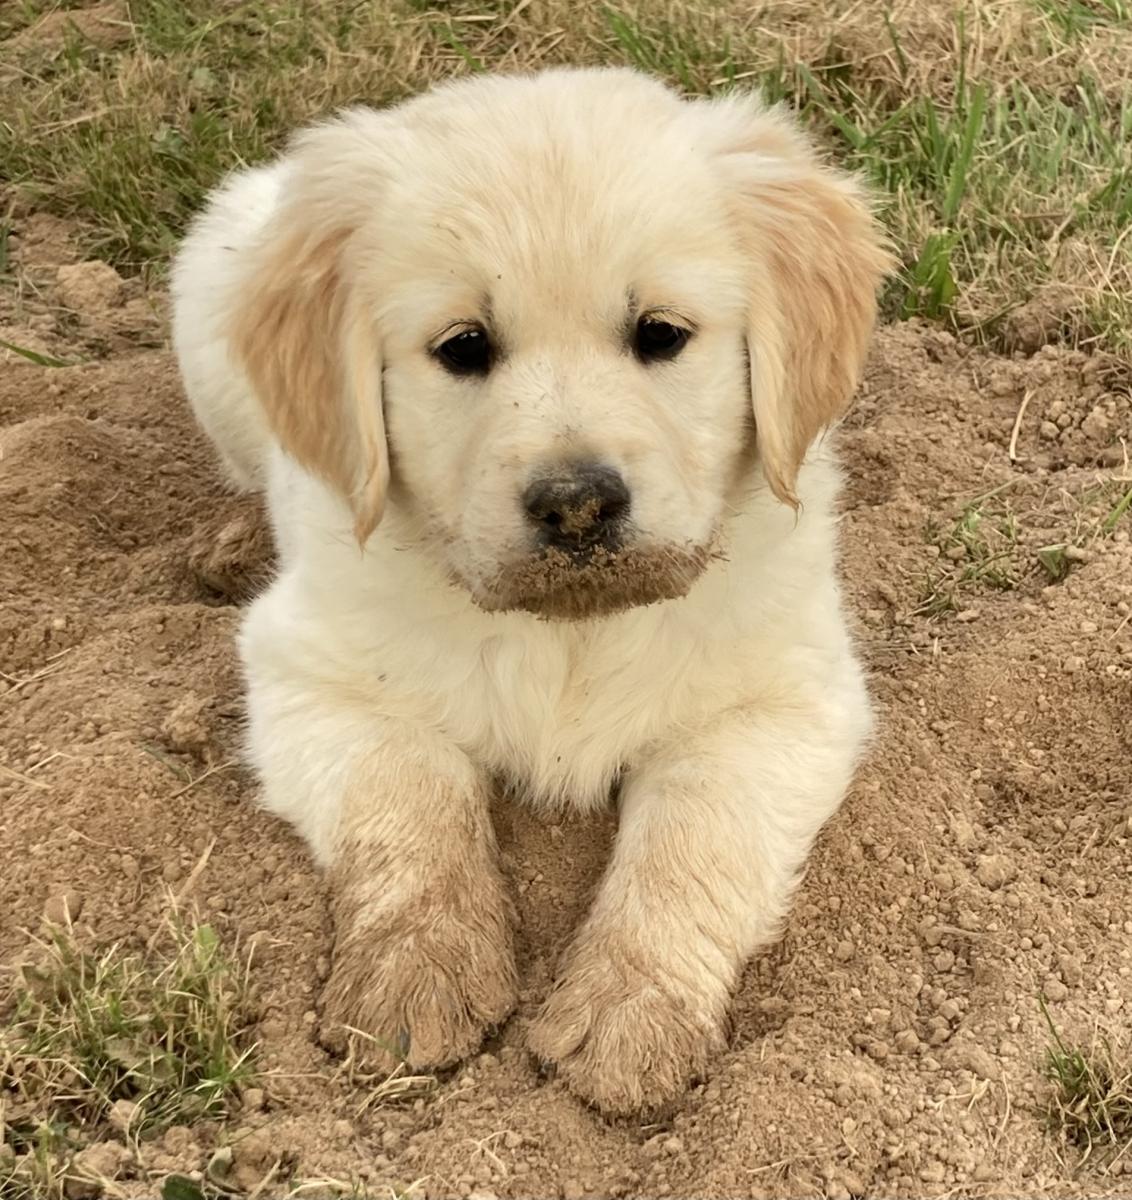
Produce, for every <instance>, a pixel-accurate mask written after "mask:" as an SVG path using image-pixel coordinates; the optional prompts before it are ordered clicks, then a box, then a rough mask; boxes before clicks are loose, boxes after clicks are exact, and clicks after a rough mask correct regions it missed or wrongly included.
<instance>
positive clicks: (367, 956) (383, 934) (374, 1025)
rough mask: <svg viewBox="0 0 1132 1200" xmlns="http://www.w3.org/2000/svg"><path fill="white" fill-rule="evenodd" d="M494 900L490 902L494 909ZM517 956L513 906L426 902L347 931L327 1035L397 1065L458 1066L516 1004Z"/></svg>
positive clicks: (326, 1007) (333, 980) (336, 964)
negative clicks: (458, 907) (454, 907)
mask: <svg viewBox="0 0 1132 1200" xmlns="http://www.w3.org/2000/svg"><path fill="white" fill-rule="evenodd" d="M491 907H492V906H490V905H489V906H488V908H489V909H490V908H491ZM515 996H516V981H515V964H514V959H513V957H512V952H511V930H510V925H509V922H508V920H507V917H506V912H505V907H504V906H503V905H497V906H495V907H494V911H484V910H481V911H479V912H464V913H459V914H458V913H453V912H442V913H429V912H428V911H427V909H421V908H418V909H417V910H416V911H413V912H401V913H399V914H397V915H396V916H394V917H393V918H392V919H383V920H379V921H376V922H374V923H372V924H367V923H365V922H364V921H361V922H359V921H355V922H354V923H353V924H352V925H351V926H350V927H349V928H348V930H347V931H346V933H345V936H341V935H340V936H339V939H338V945H337V947H336V950H335V956H334V961H333V966H332V969H331V975H330V980H329V982H328V983H327V985H326V989H325V990H324V992H323V996H322V1031H321V1033H322V1041H323V1044H324V1045H326V1046H327V1048H329V1049H331V1050H334V1051H336V1052H341V1051H342V1050H344V1049H345V1048H346V1047H347V1045H348V1044H349V1043H350V1041H351V1039H352V1040H353V1048H354V1049H355V1051H356V1052H357V1053H358V1055H359V1057H360V1058H361V1059H363V1060H364V1061H365V1062H366V1063H367V1064H369V1065H371V1066H373V1067H375V1068H378V1069H385V1068H387V1069H392V1067H393V1066H395V1065H396V1064H397V1063H398V1062H407V1063H408V1064H409V1065H410V1066H411V1067H414V1068H426V1067H444V1066H449V1065H451V1064H452V1063H454V1062H457V1061H458V1060H459V1059H461V1058H464V1057H466V1056H467V1055H469V1054H470V1053H471V1052H472V1051H474V1050H475V1049H476V1047H477V1046H479V1044H480V1042H481V1041H482V1040H483V1037H484V1034H485V1033H486V1032H487V1031H488V1029H490V1028H491V1027H492V1026H494V1025H498V1024H499V1023H500V1022H501V1021H502V1020H503V1019H504V1018H505V1017H506V1016H507V1015H508V1014H509V1013H510V1012H511V1010H512V1008H514V1006H515Z"/></svg>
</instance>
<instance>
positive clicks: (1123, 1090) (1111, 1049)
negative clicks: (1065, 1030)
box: [1042, 1003, 1132, 1157]
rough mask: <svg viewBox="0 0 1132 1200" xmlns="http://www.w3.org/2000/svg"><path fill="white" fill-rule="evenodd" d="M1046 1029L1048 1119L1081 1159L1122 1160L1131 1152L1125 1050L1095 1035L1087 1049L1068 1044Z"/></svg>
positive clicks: (1131, 1069)
mask: <svg viewBox="0 0 1132 1200" xmlns="http://www.w3.org/2000/svg"><path fill="white" fill-rule="evenodd" d="M1042 1011H1043V1013H1044V1015H1045V1018H1046V1022H1047V1024H1048V1026H1049V1031H1050V1044H1049V1046H1048V1048H1047V1050H1046V1078H1047V1079H1049V1081H1050V1082H1051V1084H1052V1085H1053V1093H1052V1096H1051V1100H1050V1117H1051V1119H1052V1122H1053V1124H1054V1125H1056V1126H1057V1127H1059V1128H1060V1129H1061V1130H1062V1131H1063V1132H1064V1134H1065V1136H1066V1138H1067V1139H1068V1140H1069V1141H1070V1142H1072V1143H1073V1144H1074V1145H1075V1146H1077V1147H1078V1148H1079V1149H1081V1150H1082V1151H1084V1154H1085V1156H1086V1157H1088V1156H1089V1155H1090V1154H1092V1153H1093V1152H1095V1151H1100V1152H1106V1153H1113V1154H1115V1155H1119V1156H1122V1155H1123V1154H1125V1153H1127V1152H1128V1151H1129V1150H1130V1149H1132V1066H1129V1061H1130V1060H1129V1047H1128V1045H1127V1044H1125V1045H1123V1046H1118V1045H1114V1043H1113V1042H1112V1041H1111V1040H1110V1039H1109V1038H1107V1037H1103V1036H1101V1035H1100V1034H1099V1033H1096V1034H1094V1036H1093V1038H1092V1041H1091V1042H1090V1044H1089V1045H1088V1046H1070V1045H1068V1044H1066V1042H1065V1041H1064V1040H1063V1039H1062V1037H1061V1034H1060V1033H1059V1032H1058V1031H1057V1028H1056V1027H1055V1026H1054V1024H1053V1021H1052V1019H1051V1018H1050V1015H1049V1011H1048V1009H1046V1007H1045V1005H1044V1003H1043V1005H1042Z"/></svg>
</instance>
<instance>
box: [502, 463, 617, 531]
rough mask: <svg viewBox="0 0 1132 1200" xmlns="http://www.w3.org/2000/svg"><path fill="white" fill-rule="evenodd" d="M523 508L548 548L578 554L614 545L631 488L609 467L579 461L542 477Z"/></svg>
mask: <svg viewBox="0 0 1132 1200" xmlns="http://www.w3.org/2000/svg"><path fill="white" fill-rule="evenodd" d="M523 505H524V507H525V508H526V510H527V514H528V516H529V517H530V518H531V520H532V521H533V522H534V523H535V524H536V525H537V526H538V528H539V530H540V532H541V533H542V536H543V539H544V541H545V542H546V544H547V545H549V546H557V547H559V548H561V549H566V550H580V549H583V548H586V547H590V546H594V545H596V544H597V543H598V542H603V543H606V544H609V543H611V542H612V541H613V538H614V533H615V530H616V528H617V525H618V523H619V522H620V521H622V520H623V519H624V517H625V515H626V514H627V513H628V511H629V489H628V488H627V487H626V486H625V480H624V479H622V478H621V476H620V474H619V473H618V472H617V471H615V470H614V469H613V468H612V467H607V466H604V465H602V464H601V463H577V464H573V465H570V466H565V467H563V468H561V469H560V470H556V471H551V472H548V473H547V474H545V475H540V476H539V477H538V478H537V479H535V480H534V481H533V482H532V483H531V484H530V486H529V487H528V488H527V490H526V491H525V492H524V493H523Z"/></svg>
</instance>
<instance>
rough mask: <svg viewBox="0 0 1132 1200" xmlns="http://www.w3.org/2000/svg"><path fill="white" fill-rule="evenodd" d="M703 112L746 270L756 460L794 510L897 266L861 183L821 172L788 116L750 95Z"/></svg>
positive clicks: (845, 402) (852, 386) (845, 398)
mask: <svg viewBox="0 0 1132 1200" xmlns="http://www.w3.org/2000/svg"><path fill="white" fill-rule="evenodd" d="M709 107H710V109H711V110H712V115H713V118H714V120H713V124H714V133H715V136H716V137H717V138H718V139H719V141H718V142H717V143H716V146H717V149H718V152H719V155H720V163H721V166H722V169H723V170H724V171H725V173H726V174H727V177H728V179H729V184H730V188H731V192H732V195H733V197H734V216H735V220H736V223H737V227H738V230H739V238H740V241H741V244H742V247H743V249H744V251H745V255H746V260H747V263H748V265H749V271H750V276H749V278H750V283H749V289H748V295H749V305H750V309H749V318H748V336H747V348H748V352H749V355H750V361H751V397H752V403H753V405H754V413H755V427H756V436H757V439H758V447H759V456H760V459H761V461H762V465H763V470H764V472H765V474H766V478H767V482H768V483H769V484H770V487H771V489H772V491H773V492H774V493H775V495H776V496H778V497H779V499H781V500H783V501H785V502H786V503H787V504H790V505H792V506H794V507H797V505H798V500H797V496H796V495H795V492H794V486H795V483H796V480H797V475H798V469H799V467H800V466H801V465H802V461H803V459H804V458H805V456H806V451H807V449H808V448H809V446H810V444H811V443H812V442H813V441H814V439H815V438H816V437H817V436H818V434H819V433H821V431H822V430H824V429H825V428H826V427H828V426H829V425H830V424H832V423H833V422H834V421H836V420H837V419H838V418H839V417H840V416H842V415H843V414H844V412H845V410H846V409H847V408H848V406H849V402H850V400H851V399H852V396H853V392H854V391H855V390H856V387H857V381H858V378H859V376H860V372H861V368H862V365H863V363H864V357H865V351H866V348H867V345H868V340H869V335H870V334H871V332H872V328H873V324H874V321H875V319H876V293H877V288H878V287H879V285H880V283H881V282H882V280H883V278H884V276H885V275H886V274H887V273H888V272H889V271H890V270H891V268H892V265H893V260H892V257H891V255H890V254H889V251H888V246H887V241H886V239H885V237H884V235H883V234H882V232H881V230H880V227H879V225H878V224H877V222H876V220H875V219H874V217H873V215H872V212H871V211H870V208H869V205H868V202H867V199H866V197H865V194H864V192H863V190H862V189H861V187H860V186H859V185H858V184H857V182H856V181H855V180H854V179H853V178H852V177H851V176H849V175H846V174H844V173H842V172H840V171H836V170H833V169H832V168H830V167H827V166H825V165H823V164H822V163H821V161H820V160H819V158H818V156H817V154H816V153H815V151H814V149H813V147H812V146H811V144H810V143H809V141H808V140H807V139H806V138H805V137H804V136H803V135H802V134H801V132H800V131H799V130H798V129H797V127H796V126H795V125H794V123H793V121H792V120H791V119H790V118H789V117H788V116H786V115H785V114H784V113H781V112H778V111H773V110H767V109H765V108H763V107H762V105H761V104H760V103H759V102H758V101H757V100H755V99H754V98H751V97H748V98H737V99H729V100H724V101H719V102H715V103H713V104H711V105H710V106H709Z"/></svg>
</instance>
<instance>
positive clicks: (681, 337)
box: [633, 317, 691, 363]
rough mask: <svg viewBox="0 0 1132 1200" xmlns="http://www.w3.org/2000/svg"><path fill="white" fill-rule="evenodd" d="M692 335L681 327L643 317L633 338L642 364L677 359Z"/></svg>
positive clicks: (634, 347) (634, 346)
mask: <svg viewBox="0 0 1132 1200" xmlns="http://www.w3.org/2000/svg"><path fill="white" fill-rule="evenodd" d="M689 337H691V334H690V333H689V332H688V330H687V329H681V327H680V326H679V325H672V324H670V323H669V322H668V321H658V320H656V319H654V318H653V317H642V318H641V319H640V320H639V321H638V322H637V329H636V333H635V334H634V338H633V349H634V350H635V351H636V354H637V357H638V358H639V359H640V360H641V362H646V363H648V362H658V361H662V360H664V359H667V358H675V357H676V355H677V354H679V353H680V351H681V350H683V349H684V347H685V346H686V345H687V344H688V338H689Z"/></svg>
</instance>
